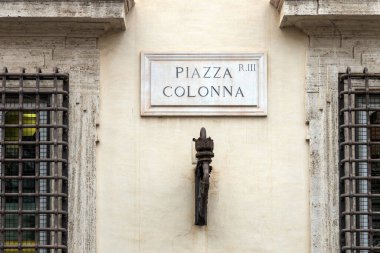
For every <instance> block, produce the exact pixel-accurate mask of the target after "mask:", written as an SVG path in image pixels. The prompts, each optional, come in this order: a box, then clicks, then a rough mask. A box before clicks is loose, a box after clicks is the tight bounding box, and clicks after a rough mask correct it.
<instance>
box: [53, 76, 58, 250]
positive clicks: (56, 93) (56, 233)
mask: <svg viewBox="0 0 380 253" xmlns="http://www.w3.org/2000/svg"><path fill="white" fill-rule="evenodd" d="M54 73H58V69H56V68H55V69H54ZM53 97H54V118H53V124H54V130H53V131H54V132H53V136H54V137H53V138H54V252H55V253H58V224H59V221H58V207H59V203H58V161H57V160H58V128H57V124H58V80H57V75H56V74H54V95H53Z"/></svg>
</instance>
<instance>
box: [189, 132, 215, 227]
mask: <svg viewBox="0 0 380 253" xmlns="http://www.w3.org/2000/svg"><path fill="white" fill-rule="evenodd" d="M193 141H194V142H195V150H196V151H197V153H196V158H197V166H196V168H195V225H198V226H204V225H207V201H208V189H209V185H210V173H211V170H212V167H211V166H210V163H211V162H212V160H211V158H213V157H214V153H213V150H214V141H213V140H212V139H211V138H210V137H208V138H207V135H206V129H205V128H204V127H202V128H201V132H200V137H199V138H198V139H195V138H193Z"/></svg>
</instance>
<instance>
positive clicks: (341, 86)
mask: <svg viewBox="0 0 380 253" xmlns="http://www.w3.org/2000/svg"><path fill="white" fill-rule="evenodd" d="M343 90H344V80H339V87H338V93H340V92H341V91H343ZM344 99H345V96H344V95H339V110H338V111H339V112H340V111H341V109H342V108H344ZM344 115H345V113H344V112H340V113H339V125H343V124H344ZM344 137H345V134H344V129H343V128H340V129H339V143H341V142H344V140H345V138H344ZM344 158H345V146H342V145H339V161H341V160H343V159H344ZM344 168H345V165H344V163H342V162H339V179H341V178H342V177H344V176H345V171H344ZM339 181H340V183H339V184H340V186H339V187H340V190H344V191H345V190H346V189H345V184H346V180H339ZM345 210H346V207H345V201H344V198H342V197H340V199H339V221H340V222H339V232H340V235H339V238H340V246H341V247H340V252H341V253H343V252H344V251H343V249H342V245H344V242H345V241H346V233H342V232H341V231H342V230H343V228H346V216H345V215H343V212H344V211H345Z"/></svg>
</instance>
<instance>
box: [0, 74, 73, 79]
mask: <svg viewBox="0 0 380 253" xmlns="http://www.w3.org/2000/svg"><path fill="white" fill-rule="evenodd" d="M3 77H6V78H7V79H8V78H9V77H15V78H17V79H16V80H18V79H19V78H20V77H22V78H23V79H25V78H28V77H31V78H33V79H36V78H37V77H39V78H47V79H45V80H54V78H58V79H59V78H64V79H67V78H68V77H69V74H68V73H52V74H50V73H4V72H2V73H0V78H3Z"/></svg>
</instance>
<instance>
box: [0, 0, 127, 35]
mask: <svg viewBox="0 0 380 253" xmlns="http://www.w3.org/2000/svg"><path fill="white" fill-rule="evenodd" d="M133 5H134V1H133V0H101V1H100V0H49V1H41V0H32V1H30V0H12V1H4V0H2V1H1V2H0V35H1V36H4V35H36V36H37V35H38V36H44V35H46V36H52V35H59V36H81V37H99V36H101V35H102V34H105V33H107V32H110V31H123V30H125V17H126V15H127V13H128V12H129V11H130V9H131V8H132V7H133Z"/></svg>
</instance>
